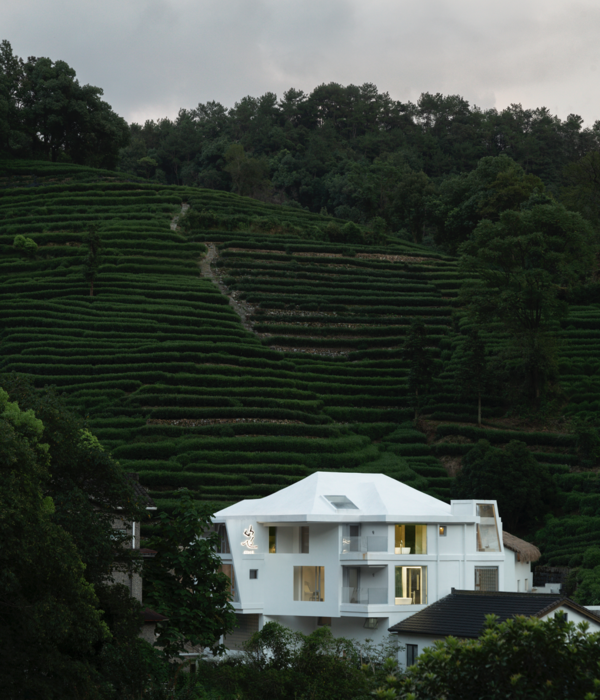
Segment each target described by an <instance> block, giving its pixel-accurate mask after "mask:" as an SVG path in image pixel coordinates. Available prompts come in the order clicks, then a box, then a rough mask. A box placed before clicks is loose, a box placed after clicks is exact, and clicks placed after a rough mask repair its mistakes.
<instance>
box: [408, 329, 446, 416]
mask: <svg viewBox="0 0 600 700" xmlns="http://www.w3.org/2000/svg"><path fill="white" fill-rule="evenodd" d="M400 357H401V358H402V359H403V360H405V361H406V362H408V363H409V370H408V391H409V395H412V396H413V403H414V409H415V421H416V420H418V418H419V413H420V409H421V405H422V402H423V398H424V396H425V395H426V392H427V390H428V389H429V388H430V387H431V385H432V383H433V379H434V377H435V374H436V369H437V368H436V361H435V359H434V357H433V352H432V349H431V346H430V341H428V338H427V329H426V328H425V324H424V323H423V322H422V321H419V320H415V321H413V322H412V324H411V326H410V329H409V331H408V333H407V335H406V340H405V341H404V345H403V346H402V349H401V351H400Z"/></svg>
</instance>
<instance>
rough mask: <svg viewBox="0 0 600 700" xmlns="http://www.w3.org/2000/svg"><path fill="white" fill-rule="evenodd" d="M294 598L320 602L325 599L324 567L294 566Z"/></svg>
mask: <svg viewBox="0 0 600 700" xmlns="http://www.w3.org/2000/svg"><path fill="white" fill-rule="evenodd" d="M294 600H304V601H313V602H319V603H322V602H323V601H324V600H325V567H324V566H295V567H294Z"/></svg>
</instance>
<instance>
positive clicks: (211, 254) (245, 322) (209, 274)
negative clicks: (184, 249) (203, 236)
mask: <svg viewBox="0 0 600 700" xmlns="http://www.w3.org/2000/svg"><path fill="white" fill-rule="evenodd" d="M204 245H205V246H206V247H207V248H208V251H207V252H206V255H205V256H204V257H203V258H202V260H201V261H200V264H199V266H200V275H201V276H202V277H206V278H207V279H209V280H211V281H212V282H213V284H215V285H216V286H217V288H218V289H219V291H220V292H221V294H223V295H224V296H226V297H227V299H228V301H229V306H231V308H232V309H233V310H234V311H235V312H236V314H237V315H238V316H239V317H240V320H241V322H242V326H244V328H245V329H246V330H247V331H252V324H251V323H250V321H249V316H250V314H251V313H252V311H251V310H250V309H246V308H245V306H244V305H243V304H241V303H240V302H239V301H238V300H237V299H236V298H235V292H232V293H230V292H229V290H228V289H227V287H226V286H225V285H224V284H223V281H222V279H221V276H220V275H219V274H218V273H217V272H215V271H214V270H213V268H212V267H211V263H212V261H213V260H216V258H217V257H218V255H219V253H218V251H217V246H216V245H215V244H214V243H205V244H204Z"/></svg>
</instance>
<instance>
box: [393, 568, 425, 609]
mask: <svg viewBox="0 0 600 700" xmlns="http://www.w3.org/2000/svg"><path fill="white" fill-rule="evenodd" d="M395 603H396V605H427V567H426V566H397V567H396V595H395Z"/></svg>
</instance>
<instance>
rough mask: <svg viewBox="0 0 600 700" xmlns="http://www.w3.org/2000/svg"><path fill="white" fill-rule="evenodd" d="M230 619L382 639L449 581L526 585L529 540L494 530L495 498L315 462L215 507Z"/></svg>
mask: <svg viewBox="0 0 600 700" xmlns="http://www.w3.org/2000/svg"><path fill="white" fill-rule="evenodd" d="M214 522H215V525H216V527H217V528H218V530H219V532H220V534H221V538H220V556H221V560H222V570H223V571H224V572H225V573H226V574H227V575H228V576H229V578H230V579H231V592H232V603H233V606H234V608H235V609H236V613H237V615H238V621H239V623H240V627H239V629H238V630H237V632H236V633H235V639H230V646H232V647H235V646H238V645H239V644H241V643H242V642H243V641H244V639H247V638H248V637H249V636H250V634H251V633H252V632H253V631H256V630H258V629H261V628H262V626H263V625H264V624H265V622H268V621H270V620H276V621H278V622H280V623H281V624H283V625H285V626H287V627H289V628H291V629H293V630H299V631H302V632H305V633H309V632H312V631H313V630H314V629H316V628H317V627H318V626H319V625H325V624H326V625H330V626H331V630H332V632H333V634H334V635H336V636H346V637H352V638H354V639H362V640H364V639H366V638H370V639H375V640H380V639H383V638H384V637H385V636H387V633H388V632H387V630H388V628H389V627H391V626H392V625H395V624H397V623H399V622H401V621H402V620H405V619H406V618H408V617H410V616H411V615H413V614H414V613H415V612H418V611H421V610H424V609H426V607H427V606H428V605H431V604H432V603H436V602H437V601H439V600H440V599H441V598H443V597H444V596H447V595H448V594H449V593H450V592H451V590H452V589H453V588H461V589H469V590H482V591H498V590H501V591H515V592H516V591H518V590H527V589H528V588H529V587H530V585H531V573H530V562H531V561H534V560H535V559H537V558H538V557H539V550H537V548H535V547H533V546H531V545H528V543H526V542H523V540H519V539H518V538H516V537H511V536H510V535H507V534H506V533H503V531H502V521H501V520H500V517H499V514H498V512H497V506H496V502H495V501H486V500H468V501H465V500H461V501H452V503H451V504H450V505H449V504H447V503H444V502H443V501H439V500H437V499H436V498H433V497H431V496H428V495H426V494H424V493H422V492H420V491H417V490H415V489H413V488H410V487H409V486H407V485H406V484H402V483H400V482H399V481H396V480H395V479H391V478H389V477H387V476H384V475H382V474H358V473H339V472H338V473H335V472H317V473H315V474H312V475H311V476H309V477H307V478H306V479H303V480H302V481H299V482H297V483H295V484H293V485H292V486H289V487H287V488H285V489H282V490H281V491H278V492H277V493H274V494H272V495H270V496H267V497H266V498H261V499H257V500H246V501H241V502H240V503H237V504H235V505H233V506H230V507H229V508H225V509H223V510H221V511H219V512H218V513H216V515H215V516H214Z"/></svg>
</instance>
